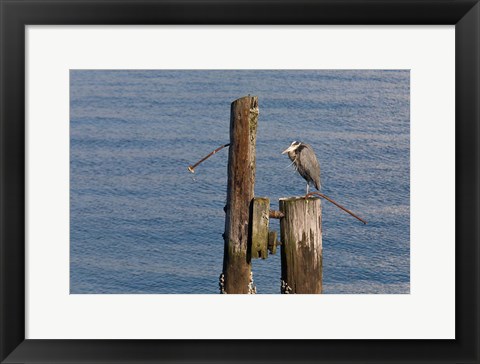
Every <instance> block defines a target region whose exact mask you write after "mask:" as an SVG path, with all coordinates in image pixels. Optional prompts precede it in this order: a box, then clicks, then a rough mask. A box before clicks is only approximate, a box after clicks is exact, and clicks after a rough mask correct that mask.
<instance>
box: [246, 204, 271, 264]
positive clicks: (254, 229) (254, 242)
mask: <svg viewBox="0 0 480 364" xmlns="http://www.w3.org/2000/svg"><path fill="white" fill-rule="evenodd" d="M251 206H252V209H251V213H250V220H251V221H250V227H251V235H250V236H251V238H250V239H251V248H250V249H251V250H250V251H251V254H250V255H251V257H252V259H258V258H262V259H267V256H268V232H269V230H268V226H269V220H270V218H269V213H270V199H269V198H267V197H255V198H254V199H253V200H252V203H251Z"/></svg>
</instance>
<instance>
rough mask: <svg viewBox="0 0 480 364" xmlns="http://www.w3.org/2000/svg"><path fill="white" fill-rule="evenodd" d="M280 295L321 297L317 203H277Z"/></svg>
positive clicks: (295, 199)
mask: <svg viewBox="0 0 480 364" xmlns="http://www.w3.org/2000/svg"><path fill="white" fill-rule="evenodd" d="M280 211H281V212H282V213H283V214H284V215H285V216H284V217H283V218H282V219H281V220H280V235H281V241H282V246H281V262H282V293H322V208H321V202H320V199H314V198H307V199H305V198H304V197H290V198H281V199H280Z"/></svg>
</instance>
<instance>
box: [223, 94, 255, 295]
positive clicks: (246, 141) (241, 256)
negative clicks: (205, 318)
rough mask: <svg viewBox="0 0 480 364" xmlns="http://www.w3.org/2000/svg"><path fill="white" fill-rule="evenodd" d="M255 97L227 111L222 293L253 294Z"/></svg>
mask: <svg viewBox="0 0 480 364" xmlns="http://www.w3.org/2000/svg"><path fill="white" fill-rule="evenodd" d="M257 122H258V97H256V96H245V97H242V98H240V99H238V100H235V101H234V102H233V103H232V105H231V108H230V150H229V153H228V181H227V205H226V207H225V212H226V217H225V233H224V239H225V247H224V254H223V273H222V276H221V278H220V283H221V285H223V292H224V293H228V294H232V293H252V292H249V291H251V285H250V278H251V256H250V251H249V244H250V242H249V218H250V203H251V201H252V199H253V197H254V185H255V144H256V139H257Z"/></svg>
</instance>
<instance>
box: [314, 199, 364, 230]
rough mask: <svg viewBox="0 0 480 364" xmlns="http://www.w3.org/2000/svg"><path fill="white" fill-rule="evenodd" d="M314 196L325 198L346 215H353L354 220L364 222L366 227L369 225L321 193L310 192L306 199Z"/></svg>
mask: <svg viewBox="0 0 480 364" xmlns="http://www.w3.org/2000/svg"><path fill="white" fill-rule="evenodd" d="M313 195H317V196H320V197H323V198H324V199H325V200H328V201H330V202H331V203H333V204H334V205H335V206H337V207H338V208H340V209H342V210H343V211H345V212H346V213H348V214H350V215H352V216H353V217H354V218H356V219H357V220H360V221H361V222H363V223H364V224H365V225H366V224H367V222H366V221H365V220H363V219H361V218H359V217H358V216H357V215H355V214H354V213H353V212H352V211H350V210H348V209H346V208H345V207H343V206H342V205H340V204H339V203H337V202H335V201H333V200H332V199H331V198H330V197H328V196H325V195H324V194H323V193H320V192H310V193H308V194H306V195H305V198H308V197H311V196H313Z"/></svg>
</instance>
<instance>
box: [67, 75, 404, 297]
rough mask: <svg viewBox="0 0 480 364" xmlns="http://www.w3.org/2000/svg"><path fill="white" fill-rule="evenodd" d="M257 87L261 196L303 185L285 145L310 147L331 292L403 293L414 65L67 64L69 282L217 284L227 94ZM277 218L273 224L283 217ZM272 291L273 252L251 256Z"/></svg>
mask: <svg viewBox="0 0 480 364" xmlns="http://www.w3.org/2000/svg"><path fill="white" fill-rule="evenodd" d="M247 94H251V95H257V96H258V97H259V108H260V116H259V128H258V134H257V173H256V185H255V195H256V196H268V197H270V199H271V201H272V208H275V209H278V199H279V198H280V197H285V196H294V195H301V194H303V193H304V192H305V182H304V180H303V179H302V178H301V177H300V176H299V175H298V174H297V173H296V172H295V171H294V170H293V168H292V167H289V164H290V163H289V160H288V158H287V157H286V156H285V155H281V154H280V153H281V151H282V150H284V149H285V148H286V147H288V145H290V143H291V142H292V141H293V140H300V141H304V142H307V143H309V144H311V145H312V146H313V148H314V149H315V151H316V153H317V157H318V159H319V161H320V164H321V170H322V189H323V190H322V191H323V192H324V193H325V194H327V195H328V196H330V197H332V198H333V199H335V200H337V201H338V202H339V203H341V204H343V205H344V206H346V207H347V208H349V209H351V210H353V211H354V212H356V213H358V214H359V215H360V216H362V217H363V218H365V219H366V220H367V221H368V225H366V226H364V225H363V224H361V223H360V222H358V221H357V220H355V219H354V218H352V217H351V216H349V215H347V214H345V213H344V212H342V211H341V210H339V209H338V208H336V207H335V206H333V205H332V204H330V203H328V202H326V201H324V202H322V203H323V229H324V231H323V264H324V272H323V276H324V282H323V284H324V292H325V293H333V294H334V293H409V291H410V243H409V239H410V227H409V226H410V207H409V201H410V182H409V181H410V172H409V171H410V150H409V145H410V140H409V135H410V115H409V114H410V73H409V71H405V70H398V71H397V70H358V71H346V70H338V71H337V70H319V71H310V70H306V71H256V70H245V71H183V70H179V71H164V70H125V71H123V70H121V71H120V70H118V71H117V70H112V71H103V70H102V71H94V70H72V71H70V96H71V101H70V137H71V139H70V153H71V154H70V212H71V215H70V219H71V225H70V229H71V233H70V237H71V241H70V244H71V249H70V291H71V293H138V294H147V293H160V294H161V293H218V277H219V274H220V273H221V269H222V259H223V239H222V233H223V230H224V223H225V222H224V219H225V215H224V212H223V206H224V204H225V198H226V180H227V157H228V150H226V149H224V150H222V151H221V152H219V153H218V154H216V155H215V156H213V157H212V158H210V159H209V160H207V161H206V162H205V163H203V164H202V165H200V167H198V169H197V171H196V173H195V174H194V175H192V174H190V173H189V172H188V171H187V166H188V165H189V164H193V163H194V162H196V161H197V160H198V159H200V158H201V157H203V156H204V155H206V154H207V153H209V152H210V151H211V150H213V149H215V148H216V147H218V146H220V145H221V144H224V143H228V141H229V120H230V103H231V102H232V101H233V100H235V99H237V98H239V97H242V96H245V95H247ZM271 225H273V226H272V228H273V229H276V230H277V231H279V224H278V221H277V220H275V221H273V222H272V224H271ZM253 273H254V280H255V284H256V286H257V291H258V293H279V291H280V254H279V252H277V254H276V255H270V256H269V258H268V259H267V260H254V261H253Z"/></svg>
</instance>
